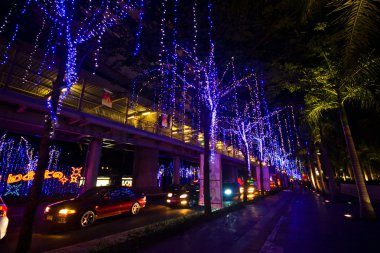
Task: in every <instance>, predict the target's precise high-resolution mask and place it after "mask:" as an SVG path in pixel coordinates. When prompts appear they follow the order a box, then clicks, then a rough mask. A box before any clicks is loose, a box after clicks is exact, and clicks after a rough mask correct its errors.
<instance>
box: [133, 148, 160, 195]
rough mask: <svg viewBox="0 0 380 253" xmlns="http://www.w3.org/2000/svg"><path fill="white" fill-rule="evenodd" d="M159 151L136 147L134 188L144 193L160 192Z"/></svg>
mask: <svg viewBox="0 0 380 253" xmlns="http://www.w3.org/2000/svg"><path fill="white" fill-rule="evenodd" d="M158 165H159V164H158V150H157V149H153V148H146V147H136V149H135V159H134V166H133V187H134V188H136V189H138V190H139V191H143V192H145V193H146V192H158V191H160V189H159V187H158V185H157V171H158Z"/></svg>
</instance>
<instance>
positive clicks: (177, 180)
mask: <svg viewBox="0 0 380 253" xmlns="http://www.w3.org/2000/svg"><path fill="white" fill-rule="evenodd" d="M180 168H181V159H180V158H179V156H176V157H174V158H173V184H179V183H180V174H179V171H180Z"/></svg>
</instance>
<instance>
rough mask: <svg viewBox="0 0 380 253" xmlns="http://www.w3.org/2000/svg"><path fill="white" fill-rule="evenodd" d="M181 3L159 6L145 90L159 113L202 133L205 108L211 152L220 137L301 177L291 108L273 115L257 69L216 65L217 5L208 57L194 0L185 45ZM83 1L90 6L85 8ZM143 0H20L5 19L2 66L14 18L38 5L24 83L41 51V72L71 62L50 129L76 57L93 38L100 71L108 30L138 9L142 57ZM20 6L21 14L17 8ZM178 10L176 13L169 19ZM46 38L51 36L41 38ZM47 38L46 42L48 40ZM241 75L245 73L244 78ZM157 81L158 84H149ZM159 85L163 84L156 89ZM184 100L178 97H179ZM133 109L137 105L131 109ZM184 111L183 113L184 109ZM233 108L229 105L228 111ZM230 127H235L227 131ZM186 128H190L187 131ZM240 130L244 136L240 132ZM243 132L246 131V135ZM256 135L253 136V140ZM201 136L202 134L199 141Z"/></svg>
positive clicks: (74, 75)
mask: <svg viewBox="0 0 380 253" xmlns="http://www.w3.org/2000/svg"><path fill="white" fill-rule="evenodd" d="M179 3H180V1H179V0H162V1H161V8H160V10H161V20H160V32H161V34H160V41H159V43H160V51H159V53H158V65H159V66H158V68H156V69H154V70H150V71H147V72H146V73H145V74H146V75H149V76H150V77H149V79H148V80H145V83H144V84H143V85H145V86H149V87H154V88H153V94H154V100H155V101H154V108H153V109H154V110H157V111H159V112H160V113H168V114H170V115H171V117H172V118H173V119H174V118H177V119H178V118H180V117H179V115H177V111H180V112H181V114H182V115H181V116H182V119H181V121H182V123H181V124H182V125H184V122H185V118H186V117H185V116H188V118H191V122H192V125H191V127H192V129H197V131H198V133H200V131H201V125H202V124H201V121H202V119H201V115H202V113H203V112H204V110H205V107H206V108H207V111H209V112H210V114H209V115H208V117H209V119H210V121H211V125H210V143H211V145H210V146H211V151H212V152H215V150H216V142H217V140H218V139H222V140H223V142H224V146H226V147H227V146H232V147H234V150H239V149H240V150H242V148H243V146H244V147H245V148H246V149H249V150H251V151H250V152H251V154H252V156H253V157H256V159H258V158H259V159H260V160H261V161H262V162H266V163H270V164H272V165H273V166H276V167H278V169H280V170H285V171H286V172H288V173H290V174H292V175H294V176H298V175H299V174H300V173H299V171H300V170H301V169H300V162H299V161H298V160H297V159H298V158H297V157H296V156H295V152H296V150H297V149H298V148H299V143H300V141H299V137H298V134H297V129H296V121H295V115H294V111H293V108H291V107H289V108H282V109H278V110H275V111H272V112H270V111H269V109H268V105H267V103H266V101H265V94H264V82H263V81H262V80H259V78H258V77H257V75H256V73H255V71H254V70H253V69H248V68H247V69H245V70H240V71H238V70H236V69H235V63H234V59H233V58H232V59H231V61H229V62H228V63H227V64H226V65H225V66H224V67H223V66H220V65H218V64H217V63H216V59H215V51H216V47H215V43H214V39H213V29H214V28H213V25H214V24H213V18H212V17H213V15H212V13H213V4H212V1H211V0H209V1H208V3H207V22H208V34H207V35H208V36H207V37H208V38H207V40H208V41H207V43H205V44H204V47H207V48H208V50H207V53H206V54H205V53H203V54H202V53H200V51H201V50H199V45H200V43H201V42H200V41H199V39H200V38H199V31H198V29H199V24H200V19H199V18H200V17H199V16H200V15H198V9H199V6H198V1H197V0H194V2H193V4H192V8H191V13H190V15H192V23H193V24H192V26H193V27H192V31H193V36H192V38H191V39H190V41H191V42H190V43H189V44H190V46H189V48H190V49H186V48H185V47H183V46H180V45H182V44H183V45H188V44H187V43H185V41H181V40H180V38H179V35H178V34H179V31H178V27H179V26H178V23H179V22H180V21H181V20H179V15H178V10H179ZM80 4H87V6H85V8H80V6H79V5H80ZM144 5H145V2H144V0H139V1H130V0H129V1H123V0H116V1H115V0H103V1H84V2H83V1H78V0H72V1H55V0H42V1H38V0H28V1H25V2H24V3H23V4H20V3H17V4H14V5H13V6H12V8H11V9H10V10H9V12H8V13H7V15H5V18H4V20H3V21H2V23H1V24H0V34H1V33H3V32H4V31H6V29H7V27H9V29H10V30H12V31H13V32H12V35H11V36H10V39H9V41H8V42H7V43H6V46H5V49H4V53H3V57H2V59H1V63H2V64H4V63H5V62H6V61H7V60H8V58H9V56H8V53H9V51H10V48H11V46H12V44H13V43H14V42H15V39H16V37H17V35H18V33H19V31H20V29H23V28H22V25H21V24H22V23H21V22H15V24H13V23H12V22H10V20H11V19H12V18H13V19H15V20H22V18H23V17H24V15H25V13H26V12H27V11H28V10H29V9H32V8H34V10H36V9H37V10H38V11H39V12H40V13H41V17H42V23H41V26H40V29H39V31H38V32H37V34H36V37H35V40H34V47H33V51H32V52H31V53H30V55H29V61H28V65H27V69H26V72H25V75H24V78H23V80H24V81H27V79H28V71H30V70H31V68H32V65H33V59H34V56H35V55H36V53H37V50H38V48H45V50H44V55H43V61H42V63H41V64H40V66H39V69H38V73H42V71H43V69H44V68H47V69H59V68H57V66H56V65H57V58H58V54H59V53H63V54H64V56H65V57H63V58H62V59H64V64H65V68H64V69H65V75H64V78H65V80H64V87H59V88H60V89H61V91H60V96H59V101H58V105H57V106H55V104H54V103H53V101H52V99H51V97H49V98H48V99H47V107H48V109H49V111H50V113H49V115H48V116H47V117H46V120H51V121H52V123H53V124H52V125H53V128H52V131H51V134H53V133H54V127H55V126H56V125H57V122H58V118H57V115H58V114H59V112H60V109H61V107H62V102H63V100H64V99H65V97H66V96H67V95H68V94H69V92H70V89H71V87H72V86H73V85H74V84H75V83H76V82H77V79H78V71H79V68H80V66H78V64H79V63H78V58H79V57H80V55H78V54H79V52H81V51H80V50H79V48H80V46H83V45H86V43H88V42H89V41H94V42H95V45H96V46H95V47H94V49H93V53H92V54H90V55H92V57H93V62H94V74H95V72H96V69H97V68H98V66H99V56H100V52H101V50H102V43H103V39H104V36H105V34H106V31H107V29H109V28H111V27H112V26H114V25H115V24H117V23H120V22H122V21H123V20H124V19H125V18H126V17H128V16H129V14H128V13H130V12H131V10H135V9H138V17H139V18H138V21H139V26H138V29H137V31H136V33H135V35H136V47H135V51H134V55H138V52H139V50H140V46H141V41H140V36H141V33H142V29H143V24H142V22H143V16H144V11H143V9H144ZM18 9H19V10H18ZM170 13H172V15H169V14H170ZM42 38H45V39H44V40H43V41H42ZM46 38H47V39H46ZM238 73H239V74H238ZM151 84H152V85H151ZM156 84H158V85H156ZM240 87H247V88H246V89H248V90H249V92H248V93H249V97H250V100H249V102H248V107H247V108H248V109H247V112H246V113H243V114H241V113H239V109H238V107H239V106H238V105H236V106H235V108H233V110H234V111H235V115H234V117H235V120H234V121H233V122H235V124H234V125H235V129H234V131H227V132H226V131H225V129H224V126H223V125H221V120H222V119H223V117H222V115H221V112H222V111H223V110H224V109H225V108H226V107H227V106H226V105H225V103H224V101H226V100H227V99H228V97H231V96H232V97H235V101H237V89H238V88H240ZM142 90H143V88H142V87H138V85H137V82H134V83H133V92H132V93H133V94H132V100H134V102H133V103H134V104H137V102H136V101H137V100H138V98H139V96H140V94H141V93H142ZM188 95H189V96H190V95H191V101H189V102H187V96H188ZM178 96H179V97H178ZM186 103H190V104H191V105H190V106H189V107H190V108H191V110H187V109H186ZM132 108H133V106H132ZM178 108H180V110H178ZM227 109H228V108H227ZM228 128H230V127H228ZM183 131H184V129H183ZM239 133H240V134H239ZM243 133H244V134H243ZM249 136H251V137H249ZM198 137H199V136H198Z"/></svg>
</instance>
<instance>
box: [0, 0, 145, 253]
mask: <svg viewBox="0 0 380 253" xmlns="http://www.w3.org/2000/svg"><path fill="white" fill-rule="evenodd" d="M142 5H143V1H141V2H138V3H133V2H130V1H123V0H118V1H110V0H106V1H75V0H74V1H53V0H45V1H36V0H32V1H26V2H24V1H17V2H16V3H15V4H14V5H13V7H12V8H11V10H10V11H9V12H8V14H7V15H6V17H5V20H4V23H3V24H2V26H1V28H0V32H3V31H4V30H5V28H6V27H7V26H11V25H13V34H12V35H11V38H10V40H9V42H8V43H7V44H6V46H5V50H4V52H3V59H2V63H5V62H6V61H7V59H8V51H9V49H10V48H11V46H12V44H13V42H14V40H15V39H16V37H17V35H18V33H19V31H20V30H22V29H23V27H22V25H21V21H25V20H26V18H27V17H26V13H31V14H32V15H33V14H34V15H39V16H40V17H41V19H42V22H41V24H39V25H40V30H39V32H38V33H37V36H36V39H35V42H34V51H33V52H32V53H31V55H30V63H29V65H28V68H27V70H26V74H25V78H27V77H28V71H29V70H30V68H31V66H32V64H33V62H32V59H33V58H34V55H35V53H36V50H37V48H38V47H43V48H44V51H45V52H44V53H45V55H44V60H43V63H42V65H41V66H40V69H43V68H55V67H56V63H55V62H56V61H57V62H58V67H57V70H58V71H57V72H58V73H57V77H56V79H55V81H54V82H53V83H52V91H51V93H50V96H49V97H48V99H47V107H48V109H49V113H48V114H47V115H46V117H45V124H44V132H43V135H42V138H41V142H40V147H39V152H38V154H39V157H38V164H37V169H36V174H35V179H34V181H33V185H32V187H31V188H30V194H29V198H28V200H29V201H28V202H27V206H26V209H25V214H24V218H23V225H22V228H21V232H20V237H19V242H18V245H17V252H26V251H28V249H29V247H30V243H31V236H32V230H33V222H34V216H35V212H36V208H37V205H38V202H39V198H40V194H41V188H42V183H43V179H44V171H45V168H46V167H47V163H48V160H49V143H50V140H51V138H52V137H53V134H54V129H55V127H56V125H57V123H58V118H57V117H58V114H59V112H60V109H61V104H62V101H63V100H64V98H65V97H66V95H67V94H68V93H69V92H70V88H71V87H72V85H73V84H74V83H75V82H76V81H77V78H78V72H79V71H80V68H81V65H82V63H83V62H84V61H85V60H86V58H87V57H88V56H89V55H91V54H92V55H93V56H94V64H95V68H96V67H97V66H98V56H99V53H100V50H101V48H102V39H103V37H104V35H105V34H106V32H107V29H109V28H111V27H112V26H113V25H115V24H116V23H119V22H121V21H122V20H124V19H125V18H126V17H127V16H128V15H129V14H130V13H132V12H133V11H135V10H136V8H138V7H142ZM140 17H141V16H140ZM10 20H14V21H15V24H13V23H11V22H9V21H10ZM25 29H26V28H25ZM43 37H44V38H45V37H46V38H47V39H46V40H45V41H44V43H43V42H42V41H41V40H42V39H41V38H43ZM79 57H80V58H79ZM56 58H57V59H56ZM58 58H59V59H58Z"/></svg>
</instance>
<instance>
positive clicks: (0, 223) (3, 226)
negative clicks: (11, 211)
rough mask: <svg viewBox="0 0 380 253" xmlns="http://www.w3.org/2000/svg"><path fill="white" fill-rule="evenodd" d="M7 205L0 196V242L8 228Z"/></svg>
mask: <svg viewBox="0 0 380 253" xmlns="http://www.w3.org/2000/svg"><path fill="white" fill-rule="evenodd" d="M7 211H8V208H7V205H6V204H5V203H4V201H3V199H2V198H1V196H0V240H1V239H3V237H4V236H5V234H6V233H7V227H8V222H9V220H8V217H7Z"/></svg>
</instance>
